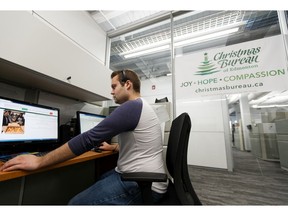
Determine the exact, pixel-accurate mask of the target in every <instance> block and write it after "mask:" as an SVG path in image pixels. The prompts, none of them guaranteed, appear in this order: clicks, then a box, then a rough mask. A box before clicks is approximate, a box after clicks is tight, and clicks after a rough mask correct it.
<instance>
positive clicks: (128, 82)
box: [125, 80, 133, 90]
mask: <svg viewBox="0 0 288 216" xmlns="http://www.w3.org/2000/svg"><path fill="white" fill-rule="evenodd" d="M125 85H126V86H127V90H129V89H131V88H133V83H132V82H131V81H130V80H127V81H126V83H125Z"/></svg>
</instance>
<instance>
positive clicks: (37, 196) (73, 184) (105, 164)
mask: <svg viewBox="0 0 288 216" xmlns="http://www.w3.org/2000/svg"><path fill="white" fill-rule="evenodd" d="M117 157H118V155H117V154H116V153H113V152H111V151H103V152H102V153H97V152H92V151H89V152H86V153H84V154H82V155H80V156H78V157H75V158H73V159H71V160H68V161H65V162H63V163H59V164H57V165H53V166H49V167H47V168H43V169H39V170H36V171H21V170H18V171H11V172H0V191H1V196H0V205H3V204H4V205H66V204H67V202H68V201H69V200H70V199H71V198H72V197H73V196H74V195H76V194H77V193H79V192H81V191H82V190H84V189H86V188H87V187H89V186H90V185H92V184H93V183H94V182H95V181H96V180H97V178H98V177H99V175H100V174H102V173H103V172H105V171H107V170H109V169H111V168H113V167H115V166H116V161H117ZM2 164H3V162H0V165H2Z"/></svg>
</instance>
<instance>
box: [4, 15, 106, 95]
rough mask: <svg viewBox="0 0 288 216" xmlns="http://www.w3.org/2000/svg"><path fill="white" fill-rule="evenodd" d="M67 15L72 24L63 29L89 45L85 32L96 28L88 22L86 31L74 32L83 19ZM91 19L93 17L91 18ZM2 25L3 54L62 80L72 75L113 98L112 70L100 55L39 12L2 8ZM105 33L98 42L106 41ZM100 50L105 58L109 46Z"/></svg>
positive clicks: (77, 83) (80, 84) (75, 81)
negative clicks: (74, 21) (75, 20)
mask: <svg viewBox="0 0 288 216" xmlns="http://www.w3.org/2000/svg"><path fill="white" fill-rule="evenodd" d="M79 13H80V12H79ZM83 13H84V12H83ZM56 14H57V16H58V15H59V14H58V13H56ZM65 14H66V13H65ZM73 14H74V13H73ZM76 14H77V15H79V16H77V17H78V18H79V17H80V16H81V13H80V14H78V13H76ZM51 17H52V14H49V19H50V18H51ZM81 17H82V21H83V22H86V21H87V19H88V18H87V17H86V16H85V15H84V14H82V16H81ZM54 18H55V19H56V18H57V17H54ZM67 19H68V20H69V22H68V20H67V22H66V25H65V26H68V24H69V26H71V28H70V27H69V28H68V27H67V28H63V31H64V32H65V31H67V32H68V33H67V35H71V37H74V39H75V40H76V39H77V40H78V39H79V41H77V43H79V44H82V45H83V46H89V45H88V44H90V42H89V40H88V41H86V42H87V43H84V42H83V38H84V35H85V34H90V33H91V34H92V35H93V33H94V31H88V29H89V28H88V27H87V26H86V28H85V31H87V32H86V33H85V34H84V33H83V34H79V35H78V34H77V33H75V32H73V33H72V29H77V28H78V27H79V25H80V21H79V22H78V23H70V20H71V17H70V18H69V17H68V16H67ZM51 20H52V18H51ZM88 21H91V20H89V19H88ZM53 22H54V21H53ZM55 23H56V22H55ZM59 23H61V25H60V24H59ZM59 23H56V24H57V25H58V26H59V28H60V27H61V28H62V25H64V22H59ZM88 23H90V24H91V25H90V28H94V27H95V26H96V25H97V24H96V23H94V24H93V25H92V23H91V22H88ZM56 24H55V25H56ZM73 25H74V27H73V28H72V26H73ZM80 27H81V26H80ZM0 29H1V34H0V47H1V49H0V58H3V59H5V60H8V61H11V62H14V63H16V64H19V65H22V66H24V67H26V68H29V69H32V70H33V71H36V72H39V73H41V74H44V75H47V76H50V77H53V78H55V79H58V80H60V81H62V82H67V77H71V79H70V81H69V83H70V84H71V85H73V86H76V87H79V88H82V89H85V90H87V91H89V92H93V93H95V94H98V95H101V96H103V97H107V98H110V85H109V83H110V73H111V70H110V69H108V68H106V67H105V66H104V65H103V63H101V62H100V61H99V60H98V59H96V57H94V56H92V55H91V54H90V53H88V52H87V51H85V50H83V49H82V48H80V47H79V45H76V44H75V42H74V41H71V40H69V39H68V38H67V36H65V35H64V34H63V33H61V31H60V32H59V31H56V30H55V28H54V27H53V26H51V25H48V24H47V23H46V22H44V21H43V20H42V19H39V17H38V16H33V14H32V13H31V11H30V12H29V11H1V12H0ZM80 29H81V28H80ZM76 35H77V37H76ZM100 35H101V34H100ZM102 36H103V35H102ZM102 36H101V37H100V38H96V37H95V38H94V40H95V43H100V44H101V43H102V44H105V43H106V40H104V38H103V37H102ZM94 48H95V46H94ZM98 52H99V53H102V55H100V56H99V58H100V59H101V58H102V59H103V54H104V53H105V49H103V50H100V49H99V51H98ZM95 54H97V53H96V52H95ZM107 84H108V85H107Z"/></svg>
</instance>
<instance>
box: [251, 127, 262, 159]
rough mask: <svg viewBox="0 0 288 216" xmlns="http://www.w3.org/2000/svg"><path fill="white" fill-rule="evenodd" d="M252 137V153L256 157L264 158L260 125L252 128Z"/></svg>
mask: <svg viewBox="0 0 288 216" xmlns="http://www.w3.org/2000/svg"><path fill="white" fill-rule="evenodd" d="M249 136H250V143H251V152H252V154H253V155H255V156H256V157H258V158H260V157H262V150H261V144H260V135H259V129H258V125H257V124H255V125H252V128H251V130H250V133H249Z"/></svg>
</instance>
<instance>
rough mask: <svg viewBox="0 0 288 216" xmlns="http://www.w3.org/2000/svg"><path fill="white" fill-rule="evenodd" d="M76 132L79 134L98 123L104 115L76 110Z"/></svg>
mask: <svg viewBox="0 0 288 216" xmlns="http://www.w3.org/2000/svg"><path fill="white" fill-rule="evenodd" d="M76 117H77V118H76V131H77V132H76V133H77V134H80V133H83V132H85V131H88V130H90V129H91V128H93V127H95V126H96V125H98V124H99V123H100V122H101V121H102V120H103V119H105V118H106V116H104V115H99V114H94V113H88V112H83V111H77V112H76Z"/></svg>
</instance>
